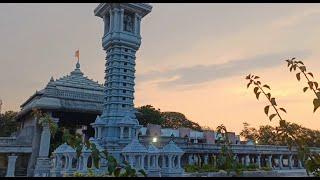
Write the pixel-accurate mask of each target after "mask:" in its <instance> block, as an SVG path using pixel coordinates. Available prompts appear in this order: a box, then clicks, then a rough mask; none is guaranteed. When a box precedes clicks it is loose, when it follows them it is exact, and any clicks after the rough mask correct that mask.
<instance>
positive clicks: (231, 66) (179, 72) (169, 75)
mask: <svg viewBox="0 0 320 180" xmlns="http://www.w3.org/2000/svg"><path fill="white" fill-rule="evenodd" d="M307 55H310V52H309V51H305V50H300V51H294V52H281V53H274V54H267V55H260V56H256V57H253V58H248V59H238V60H232V61H228V62H226V63H223V64H212V65H195V66H191V67H184V68H177V69H171V70H165V71H151V72H147V73H144V74H140V75H138V77H137V80H138V81H140V82H141V81H142V82H146V81H153V82H157V84H158V85H159V86H160V87H163V88H168V87H177V86H184V85H195V84H200V83H204V82H208V81H214V80H217V79H221V78H227V77H231V76H235V75H245V74H247V73H250V72H251V71H253V70H255V69H263V68H271V67H275V66H278V65H280V64H283V63H284V61H283V60H284V59H285V58H290V57H304V58H305V57H306V56H307ZM157 79H168V80H166V81H163V80H162V81H155V80H157Z"/></svg>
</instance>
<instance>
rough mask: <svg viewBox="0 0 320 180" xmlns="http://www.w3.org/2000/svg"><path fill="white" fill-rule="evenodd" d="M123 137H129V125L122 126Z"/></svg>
mask: <svg viewBox="0 0 320 180" xmlns="http://www.w3.org/2000/svg"><path fill="white" fill-rule="evenodd" d="M123 138H126V139H127V138H129V127H124V128H123Z"/></svg>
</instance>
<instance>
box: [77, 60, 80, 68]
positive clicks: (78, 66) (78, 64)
mask: <svg viewBox="0 0 320 180" xmlns="http://www.w3.org/2000/svg"><path fill="white" fill-rule="evenodd" d="M76 68H77V69H80V63H79V60H78V61H77V64H76Z"/></svg>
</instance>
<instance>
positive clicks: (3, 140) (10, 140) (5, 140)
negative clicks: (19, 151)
mask: <svg viewBox="0 0 320 180" xmlns="http://www.w3.org/2000/svg"><path fill="white" fill-rule="evenodd" d="M16 140H17V137H0V145H13V144H15V142H16Z"/></svg>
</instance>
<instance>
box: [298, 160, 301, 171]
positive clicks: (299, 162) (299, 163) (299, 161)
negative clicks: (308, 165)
mask: <svg viewBox="0 0 320 180" xmlns="http://www.w3.org/2000/svg"><path fill="white" fill-rule="evenodd" d="M298 168H300V169H302V162H301V160H300V159H298Z"/></svg>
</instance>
